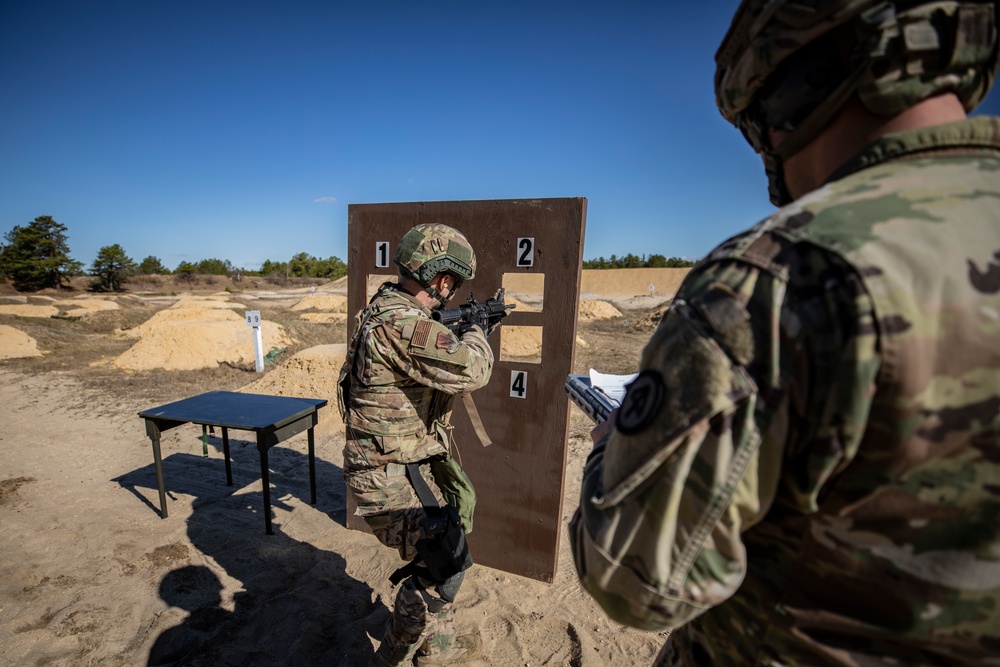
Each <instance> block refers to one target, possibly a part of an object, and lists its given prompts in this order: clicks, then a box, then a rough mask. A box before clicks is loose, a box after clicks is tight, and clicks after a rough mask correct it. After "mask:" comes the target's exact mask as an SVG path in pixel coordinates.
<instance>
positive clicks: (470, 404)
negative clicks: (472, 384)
mask: <svg viewBox="0 0 1000 667" xmlns="http://www.w3.org/2000/svg"><path fill="white" fill-rule="evenodd" d="M462 404H463V405H465V411H466V412H467V413H468V414H469V421H470V422H472V430H474V431H475V432H476V437H478V438H479V443H480V444H481V445H482V446H483V447H489V446H490V445H492V444H493V441H492V440H490V436H489V435H488V434H487V433H486V428H485V427H484V426H483V418H482V417H480V416H479V409H478V408H477V407H476V404H475V402H474V401H473V400H472V394H462Z"/></svg>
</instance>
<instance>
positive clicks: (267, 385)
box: [240, 343, 347, 434]
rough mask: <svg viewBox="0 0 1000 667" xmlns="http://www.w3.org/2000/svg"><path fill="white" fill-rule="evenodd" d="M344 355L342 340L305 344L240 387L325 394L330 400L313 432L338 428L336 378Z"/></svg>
mask: <svg viewBox="0 0 1000 667" xmlns="http://www.w3.org/2000/svg"><path fill="white" fill-rule="evenodd" d="M346 355H347V345H346V344H344V343H334V344H332V345H317V346H315V347H310V348H307V349H305V350H302V351H301V352H299V353H298V354H296V355H294V356H292V357H291V358H290V359H288V360H286V361H285V362H284V363H282V364H281V365H280V366H278V367H277V368H275V369H273V370H270V371H268V372H267V373H266V374H265V375H264V377H262V378H261V379H259V380H257V381H256V382H253V383H252V384H249V385H247V386H246V387H243V388H242V389H241V390H240V391H242V392H245V393H248V394H272V395H277V396H297V397H300V398H325V399H327V400H328V401H329V404H328V405H327V407H326V408H325V409H324V410H323V411H322V412H321V413H320V420H319V424H318V425H317V426H316V432H317V433H318V434H326V433H333V432H334V431H339V430H340V429H342V428H343V427H344V422H343V420H342V419H341V418H340V412H339V411H338V410H337V380H338V379H339V377H340V367H341V366H343V365H344V358H345V357H346Z"/></svg>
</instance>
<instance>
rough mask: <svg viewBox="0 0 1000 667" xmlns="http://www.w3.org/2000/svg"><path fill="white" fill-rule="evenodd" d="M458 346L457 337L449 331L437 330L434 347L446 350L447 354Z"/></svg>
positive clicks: (451, 352)
mask: <svg viewBox="0 0 1000 667" xmlns="http://www.w3.org/2000/svg"><path fill="white" fill-rule="evenodd" d="M457 346H458V339H456V338H455V336H454V335H452V333H451V332H450V331H439V332H438V335H437V343H436V344H435V347H437V349H439V350H447V351H448V354H453V353H454V350H455V347H457Z"/></svg>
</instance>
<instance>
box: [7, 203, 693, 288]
mask: <svg viewBox="0 0 1000 667" xmlns="http://www.w3.org/2000/svg"><path fill="white" fill-rule="evenodd" d="M66 232H67V228H66V226H65V225H63V224H60V223H58V222H56V221H55V220H53V219H52V217H51V216H48V215H42V216H39V217H37V218H35V219H34V220H32V221H31V222H30V223H28V224H27V225H23V226H20V225H19V226H15V227H14V228H13V229H12V230H10V231H9V232H7V233H6V234H5V235H4V241H5V243H3V244H0V280H10V281H11V283H12V284H13V285H14V287H15V288H17V289H18V290H21V291H35V290H40V289H43V288H46V287H60V286H62V284H63V282H64V281H65V280H66V279H68V278H70V277H72V276H80V275H89V276H91V277H93V278H94V280H93V282H92V283H91V288H92V289H93V290H95V291H100V292H119V291H121V290H122V289H124V285H125V283H127V282H128V280H129V279H130V278H133V277H135V276H137V275H170V274H173V275H176V276H178V277H179V278H181V279H188V280H194V277H195V276H199V275H202V276H231V277H237V278H238V277H241V276H262V277H269V278H275V277H282V278H326V279H329V280H337V279H338V278H342V277H344V276H346V275H347V264H346V263H344V262H343V261H341V260H340V258H338V257H332V256H331V257H328V258H326V259H321V258H318V257H313V256H312V255H310V254H308V253H304V252H302V253H299V254H297V255H295V256H294V257H292V258H291V259H290V260H288V261H287V262H279V261H273V260H270V259H269V260H265V261H264V263H263V264H262V265H261V267H260V269H259V270H247V269H245V268H243V267H235V266H233V264H232V262H230V261H229V260H221V259H216V258H210V259H203V260H201V261H199V262H187V261H182V262H181V263H180V264H178V265H177V267H176V268H175V269H173V271H171V270H170V269H168V268H167V267H165V266H164V265H163V262H161V261H160V259H159V258H158V257H154V256H153V255H150V256H149V257H146V258H145V259H143V260H142V261H140V262H136V261H134V260H133V259H132V258H131V257H129V256H128V254H127V253H126V252H125V249H124V248H122V247H121V246H120V245H119V244H117V243H115V244H113V245H107V246H103V247H102V248H100V249H99V250H98V251H97V257H96V258H95V259H94V261H93V263H92V264H91V265H90V267H89V268H87V269H85V268H84V266H83V264H82V263H81V262H78V261H76V260H74V259H73V258H72V257H70V249H69V240H68V237H67V235H66ZM689 266H694V262H691V261H688V260H685V259H681V258H679V257H670V258H667V257H665V256H664V255H655V254H654V255H649V256H648V257H647V256H646V255H642V256H641V257H640V256H638V255H633V254H632V253H629V254H627V255H625V256H623V257H618V256H616V255H611V258H610V259H605V258H604V257H598V258H597V259H588V260H586V261H584V262H583V268H585V269H641V268H653V269H655V268H683V267H689Z"/></svg>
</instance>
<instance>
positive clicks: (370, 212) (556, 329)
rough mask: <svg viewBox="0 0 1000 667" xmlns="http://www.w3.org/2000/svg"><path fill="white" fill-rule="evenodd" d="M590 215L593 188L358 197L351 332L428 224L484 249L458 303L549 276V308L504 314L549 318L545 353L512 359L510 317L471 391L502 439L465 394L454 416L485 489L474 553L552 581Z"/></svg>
mask: <svg viewBox="0 0 1000 667" xmlns="http://www.w3.org/2000/svg"><path fill="white" fill-rule="evenodd" d="M586 216H587V200H586V199H584V198H582V197H580V198H566V199H511V200H487V201H453V202H414V203H399V204H352V205H350V206H348V262H347V266H348V282H347V285H348V310H349V312H350V313H351V314H352V319H350V320H349V321H348V337H350V336H353V334H354V324H355V323H354V320H353V314H354V313H356V312H358V311H359V310H361V309H362V308H364V306H365V304H366V303H367V299H368V297H367V295H366V292H367V291H368V290H367V289H366V286H367V285H368V283H369V280H368V278H369V276H372V275H377V274H382V275H385V276H395V275H396V270H395V265H394V264H393V263H392V256H393V254H394V253H395V252H396V247H397V244H398V243H399V241H400V239H402V237H403V235H404V234H405V233H406V232H407V231H409V229H410V228H412V227H413V226H414V225H417V224H420V223H429V222H440V223H444V224H446V225H451V226H452V227H455V228H456V229H458V230H459V231H461V232H462V233H463V234H465V235H466V237H468V239H469V242H470V243H471V244H472V247H473V248H474V249H475V251H476V259H477V263H478V267H477V269H476V278H475V279H474V280H472V281H469V282H466V283H465V284H464V285H463V286H462V288H461V289H460V291H459V294H458V296H456V297H455V301H452V302H451V303H450V304H449V307H452V308H454V307H456V305H457V304H458V303H459V302H463V301H465V300H466V299H467V298H468V296H469V294H470V293H472V294H474V295H475V297H476V299H478V300H484V299H486V298H488V297H490V296H492V295H493V293H494V292H495V291H496V290H497V288H499V287H500V286H501V285H503V284H504V276H505V275H506V276H507V280H506V284H507V287H508V291H510V292H513V291H514V288H513V287H511V285H513V284H516V282H517V281H516V277H517V276H518V275H520V274H538V275H539V276H541V275H544V281H543V282H544V286H545V287H544V289H545V291H546V292H547V294H545V295H544V302H543V303H544V305H543V307H542V308H541V310H540V311H535V312H531V311H529V310H526V309H525V310H517V309H515V310H514V311H512V312H511V314H510V316H508V317H507V318H506V319H505V320H504V326H506V325H510V326H511V327H541V328H542V351H541V358H540V362H538V363H530V362H526V361H524V360H521V359H518V358H517V357H516V356H515V357H511V358H509V359H507V360H501V355H500V339H501V336H502V335H503V328H504V327H501V329H500V332H499V335H498V334H497V333H496V332H495V333H494V334H493V335H492V336H491V337H490V339H489V341H490V345H491V346H492V348H493V354H494V357H495V358H496V362H495V364H494V366H493V376H492V378H491V380H490V382H489V384H488V385H487V386H486V387H484V388H482V389H480V390H478V391H476V392H474V393H473V394H472V398H473V401H474V402H475V405H476V409H477V411H478V412H479V415H480V417H481V419H482V422H483V425H484V427H485V430H486V433H487V434H488V435H489V437H490V439H491V440H492V442H493V444H492V445H490V446H488V447H483V446H482V445H481V444H480V441H479V437H478V436H477V435H476V432H475V431H474V430H473V427H472V424H471V422H470V420H469V416H468V413H467V411H466V409H465V406H464V405H463V404H462V401H460V400H456V401H455V410H454V414H453V415H452V423H453V424H454V426H455V440H456V442H457V444H458V450H459V451H458V458H460V460H461V462H462V465H463V466H464V467H465V470H466V471H467V472H468V474H469V476H470V477H471V478H472V480H473V482H474V484H475V486H476V492H477V494H478V496H479V502H478V504H477V505H476V522H475V530H474V531H473V533H472V534H471V535H470V536H469V544H470V548H471V550H472V555H473V558H474V559H475V561H476V563H477V564H480V565H486V566H489V567H493V568H497V569H500V570H504V571H506V572H511V573H514V574H519V575H522V576H526V577H530V578H532V579H538V580H541V581H552V580H553V578H554V577H555V574H556V562H557V554H558V552H559V539H560V536H561V535H562V532H563V526H562V523H561V517H562V497H563V484H564V481H565V470H566V457H567V451H568V446H567V441H568V437H567V436H568V433H569V402H568V400H567V399H566V394H565V392H564V390H563V383H564V382H565V379H566V375H567V374H568V373H570V372H571V371H572V368H573V342H574V341H575V340H576V319H577V308H578V305H579V296H580V267H581V264H582V261H583V240H584V228H585V224H586ZM384 244H388V245H387V246H386V245H384ZM372 282H375V281H372ZM529 282H532V283H534V284H541V282H542V281H530V280H529ZM509 356H510V355H508V357H509ZM354 509H355V505H354V503H353V501H351V499H350V498H349V499H348V512H347V514H348V521H347V523H348V526H349V527H351V528H354V529H358V530H365V529H366V526H365V523H364V521H362V520H361V519H360V518H359V517H357V516H354Z"/></svg>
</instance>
